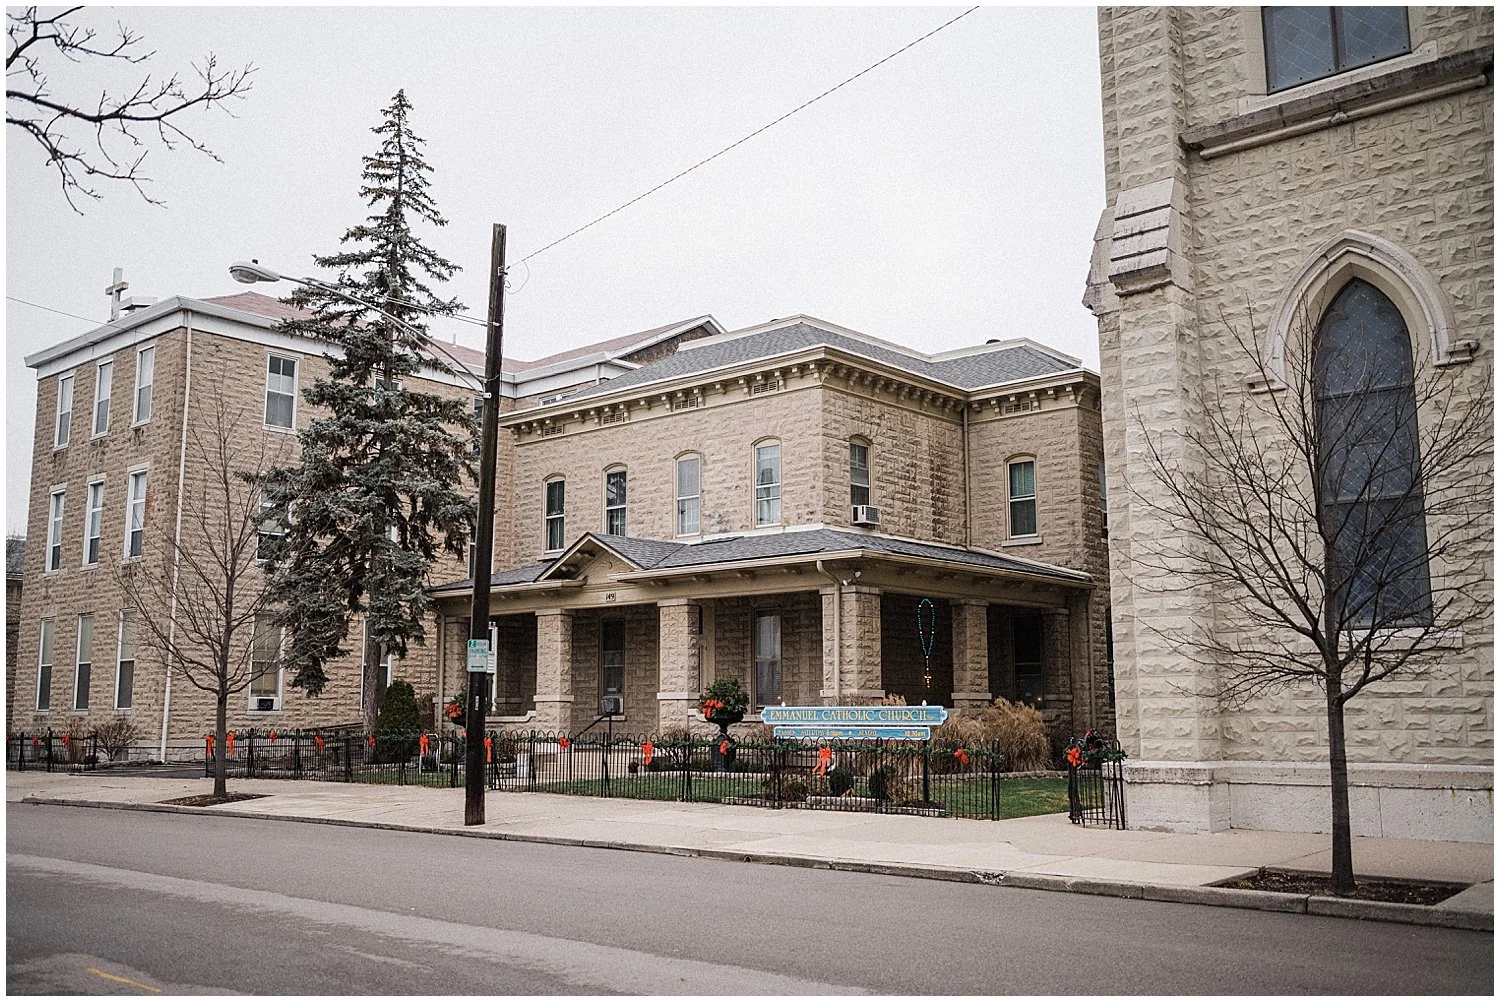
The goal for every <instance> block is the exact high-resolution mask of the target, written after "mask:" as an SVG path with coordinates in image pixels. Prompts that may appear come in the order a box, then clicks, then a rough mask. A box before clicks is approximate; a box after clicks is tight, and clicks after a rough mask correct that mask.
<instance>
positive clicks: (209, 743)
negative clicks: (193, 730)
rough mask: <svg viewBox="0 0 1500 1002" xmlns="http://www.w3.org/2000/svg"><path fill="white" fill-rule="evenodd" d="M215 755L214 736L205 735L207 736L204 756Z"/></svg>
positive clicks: (204, 741)
mask: <svg viewBox="0 0 1500 1002" xmlns="http://www.w3.org/2000/svg"><path fill="white" fill-rule="evenodd" d="M213 753H214V736H213V735H212V734H205V735H203V754H204V755H212V754H213Z"/></svg>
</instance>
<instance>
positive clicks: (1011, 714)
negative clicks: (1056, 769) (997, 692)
mask: <svg viewBox="0 0 1500 1002" xmlns="http://www.w3.org/2000/svg"><path fill="white" fill-rule="evenodd" d="M979 723H980V726H981V727H983V728H984V730H985V733H986V734H988V735H990V736H991V737H993V738H994V739H995V740H996V741H998V742H999V744H1000V752H1001V754H1003V755H1004V756H1005V764H1004V766H1003V768H1004V769H1005V770H1006V771H1008V772H1031V771H1032V770H1035V769H1047V768H1050V767H1051V765H1052V745H1051V743H1050V742H1049V741H1048V740H1047V725H1046V723H1045V722H1044V721H1043V720H1042V714H1041V711H1040V710H1038V709H1037V708H1036V707H1034V706H1027V705H1026V704H1024V703H1010V702H1007V701H1005V700H1003V699H997V700H995V704H994V705H993V706H990V707H986V708H985V709H984V710H982V711H981V712H980V714H979Z"/></svg>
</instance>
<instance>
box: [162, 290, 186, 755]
mask: <svg viewBox="0 0 1500 1002" xmlns="http://www.w3.org/2000/svg"><path fill="white" fill-rule="evenodd" d="M183 313H184V314H185V315H186V318H187V319H186V322H185V323H184V325H183V326H184V328H185V329H186V331H187V365H186V373H185V374H184V376H183V381H182V438H181V441H180V442H179V443H178V447H177V518H176V523H177V524H176V526H175V528H174V529H173V530H172V601H171V605H170V608H169V610H168V612H167V647H168V649H169V651H170V649H171V648H172V647H173V645H174V643H175V641H176V636H177V580H178V576H179V574H180V572H181V569H182V494H183V490H184V488H185V487H186V486H187V431H188V403H189V401H190V400H192V396H193V311H192V310H184V311H183ZM165 667H166V672H167V684H166V688H165V689H164V690H163V694H162V701H161V760H162V761H163V762H165V761H166V760H167V725H168V722H169V721H170V720H171V716H172V658H171V654H170V653H168V655H167V663H166V666H165Z"/></svg>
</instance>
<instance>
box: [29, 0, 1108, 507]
mask: <svg viewBox="0 0 1500 1002" xmlns="http://www.w3.org/2000/svg"><path fill="white" fill-rule="evenodd" d="M962 10H963V8H962V7H893V8H842V9H833V8H648V9H628V8H627V9H622V8H529V9H474V8H464V9H436V8H336V9H327V8H325V9H317V10H299V9H296V8H265V9H257V10H249V9H240V8H217V9H173V8H138V9H127V8H100V9H96V10H92V11H86V12H84V14H83V15H81V18H86V19H88V20H89V22H90V23H95V24H99V25H100V26H103V27H107V26H109V25H111V24H112V23H113V22H114V21H115V20H116V19H118V20H120V21H122V22H124V23H125V24H127V25H128V26H130V27H131V28H132V29H134V30H135V31H137V32H139V33H141V34H143V35H144V36H145V39H146V43H147V44H148V45H149V47H151V48H154V49H156V50H157V52H158V55H157V57H156V59H155V60H154V61H153V62H152V63H150V64H148V66H149V67H150V68H152V69H153V70H155V71H156V72H170V71H171V70H173V69H179V68H180V69H183V70H186V69H187V67H188V64H189V63H190V62H193V61H196V60H198V59H200V58H201V57H202V56H203V54H204V53H206V52H208V51H213V52H215V53H217V54H218V56H219V58H220V61H221V63H223V64H227V65H239V64H243V63H246V62H253V63H254V64H255V65H256V67H257V71H256V74H255V77H254V80H255V86H254V89H253V90H252V91H251V92H250V94H249V96H248V97H247V98H246V99H245V100H244V101H240V102H236V103H235V104H234V113H235V116H236V117H234V118H231V117H229V116H227V115H223V114H219V113H210V114H207V115H200V116H199V118H198V119H197V120H195V121H193V122H192V125H193V126H194V127H195V128H194V130H192V131H194V134H195V135H196V136H197V137H198V138H200V139H202V140H204V141H206V142H207V143H208V145H209V146H210V147H211V148H212V149H213V150H214V151H215V152H216V153H218V154H219V156H220V157H221V158H222V159H223V161H224V162H223V163H222V164H219V163H215V162H214V161H212V160H210V159H209V158H207V157H204V156H201V155H199V154H196V153H193V152H191V151H187V150H179V151H178V152H175V153H166V152H164V151H157V152H153V153H151V155H150V156H149V157H148V158H147V164H148V166H149V168H150V170H149V171H148V173H149V174H150V175H151V176H152V177H154V178H155V179H156V183H155V185H154V186H153V187H152V189H151V190H152V193H153V194H154V195H155V196H157V197H160V198H163V199H165V200H166V202H167V205H166V207H165V208H160V207H155V206H151V205H147V204H145V203H144V202H143V201H142V200H141V199H140V198H139V197H137V196H136V195H135V194H134V193H133V192H132V191H130V190H129V189H127V188H124V187H120V186H114V187H110V186H103V187H102V193H103V195H104V198H103V200H102V201H100V202H92V203H89V204H86V205H83V206H82V208H83V209H84V212H85V215H83V216H79V215H76V214H75V213H73V212H72V211H71V210H70V209H69V208H68V206H67V203H66V202H64V201H63V199H62V196H61V194H60V193H59V191H58V186H57V182H56V181H55V180H54V176H53V175H52V174H51V173H49V172H48V169H47V168H45V167H44V166H43V163H42V157H41V154H40V150H39V148H37V147H36V146H35V145H34V143H32V142H31V141H29V140H25V139H24V138H23V137H19V136H18V135H16V134H15V130H14V129H10V130H8V134H7V136H6V140H7V142H6V210H7V211H6V294H7V295H9V296H14V297H19V298H21V299H25V300H30V301H31V302H35V303H40V304H43V305H45V306H49V307H52V308H54V309H57V310H62V311H64V312H67V313H72V314H77V315H79V316H82V317H89V318H94V320H95V321H96V323H103V322H105V321H106V320H108V319H109V305H108V300H107V298H106V297H105V296H104V294H103V289H104V287H105V286H106V285H107V284H108V283H109V279H110V273H111V270H112V269H113V268H115V267H123V268H124V269H125V277H126V279H127V280H128V281H129V282H130V285H131V288H130V292H129V293H128V294H129V295H142V296H155V297H158V298H166V297H168V296H172V295H177V294H181V295H188V296H194V297H205V296H214V295H224V294H228V293H233V292H237V291H242V290H243V289H244V288H245V287H244V286H240V285H237V284H236V283H235V282H234V281H233V280H232V279H230V278H229V276H228V273H227V266H228V264H229V263H230V262H231V261H234V260H238V259H241V258H250V257H255V258H259V259H260V261H261V262H262V263H264V264H266V265H269V266H271V267H273V268H277V269H280V270H283V271H285V272H288V273H293V274H302V273H306V272H307V271H309V270H311V268H312V264H311V259H312V255H313V254H318V253H330V252H332V251H334V250H336V249H337V243H338V238H339V236H340V235H341V234H342V233H343V232H344V230H345V229H346V228H347V227H349V226H350V225H352V224H354V223H356V222H358V221H359V220H361V219H362V218H363V217H364V215H365V211H366V210H365V207H364V206H363V204H362V203H361V202H360V201H359V199H358V198H357V195H356V192H357V189H358V186H359V170H360V164H359V158H360V156H361V155H363V154H366V153H369V152H372V151H373V150H374V148H375V145H376V137H375V136H373V135H372V134H371V133H370V132H369V129H370V128H371V127H372V126H374V125H376V124H378V122H379V121H380V114H379V110H380V108H382V107H384V106H385V104H386V103H387V102H388V100H389V98H390V97H391V95H392V94H394V93H395V92H396V90H397V89H398V88H402V87H404V88H406V92H407V97H408V98H409V99H410V100H411V101H412V103H413V105H414V112H413V125H414V128H415V130H416V132H417V134H418V135H420V136H422V137H423V138H425V139H426V140H427V147H426V155H427V160H428V162H429V163H430V164H432V165H433V168H434V175H433V194H434V197H435V198H436V200H437V203H438V206H439V208H440V209H441V211H442V212H443V213H444V214H445V215H446V216H447V217H448V220H449V226H448V227H447V229H446V230H444V231H439V232H437V233H429V234H428V238H429V240H428V242H429V244H430V245H432V246H433V247H434V248H435V249H437V250H438V251H439V252H440V253H442V254H444V255H445V256H446V257H448V258H449V259H451V260H453V261H456V262H458V263H459V264H461V265H462V266H463V267H464V271H463V272H462V273H461V274H460V275H459V276H458V278H457V279H455V280H454V282H452V283H451V284H450V285H449V287H448V288H449V290H450V291H451V292H453V293H454V294H456V295H458V296H459V297H460V298H461V299H462V300H463V301H464V303H466V304H467V305H468V307H469V310H470V312H471V313H473V314H474V315H476V316H479V317H482V316H483V315H484V309H485V301H486V291H485V278H484V272H485V270H486V265H487V264H488V258H489V231H490V224H491V223H492V222H503V223H506V224H507V225H508V227H509V251H510V258H511V260H512V261H515V260H517V259H519V258H520V257H522V256H525V255H526V254H529V253H530V252H531V251H533V250H535V249H537V248H539V247H541V246H543V245H544V244H546V243H550V242H551V241H552V240H554V239H556V238H557V237H559V236H562V235H563V234H564V233H566V232H568V231H569V230H572V229H574V228H575V227H577V226H580V225H582V224H583V223H585V222H588V221H589V220H590V219H593V218H594V217H595V216H598V215H600V214H602V213H604V212H606V211H608V210H610V209H612V208H614V207H616V206H618V205H619V204H621V203H623V202H625V201H627V200H629V199H631V198H633V197H635V196H636V195H638V194H640V193H641V192H643V191H645V190H647V189H649V188H651V187H653V186H654V185H656V184H658V183H660V182H661V181H663V180H665V179H666V178H668V177H670V176H671V175H673V174H675V173H677V172H678V171H680V170H682V169H683V168H685V167H687V166H689V165H691V164H693V163H694V162H696V161H698V160H700V159H702V158H703V157H705V156H707V155H709V154H711V153H713V152H715V151H717V150H719V149H720V148H722V147H724V146H726V145H728V144H729V143H731V142H733V141H735V140H737V139H739V138H741V137H742V136H744V135H745V134H747V133H749V132H752V131H753V130H755V129H757V128H759V127H760V126H762V125H764V124H766V123H767V122H769V121H770V120H772V119H773V118H776V117H777V116H779V115H781V114H784V113H785V112H787V111H789V110H791V109H792V108H794V107H796V106H797V105H799V104H801V103H802V102H803V101H806V100H807V99H809V98H811V97H813V96H814V95H816V94H818V93H820V92H822V91H824V90H826V89H827V88H828V87H831V86H833V85H834V84H835V83H838V82H839V81H840V80H843V79H844V78H845V77H848V76H849V75H851V74H853V73H855V72H857V71H859V70H861V69H863V68H865V67H866V66H868V65H869V64H870V63H873V62H875V61H876V60H877V59H879V58H881V57H883V56H885V55H887V54H889V53H890V52H892V51H894V50H895V49H898V48H900V47H901V46H903V45H905V44H906V43H908V42H910V41H912V40H913V39H915V38H917V37H919V36H921V35H923V34H925V33H926V32H928V31H930V30H931V29H933V28H935V27H937V26H938V25H939V24H942V23H943V22H944V21H946V20H948V19H949V18H951V17H953V16H954V15H955V14H957V13H959V12H961V11H962ZM111 79H118V77H117V76H106V75H103V74H101V72H100V71H99V69H98V68H97V67H94V66H90V65H87V64H81V65H77V66H73V65H66V64H64V65H62V66H59V67H57V68H56V69H55V72H54V75H53V89H54V91H55V92H56V93H58V94H60V95H63V96H67V95H70V94H81V95H90V96H92V95H96V94H97V92H98V91H99V90H100V88H101V87H103V86H104V85H105V84H106V83H107V82H108V81H109V80H111ZM1103 173H1104V171H1103V151H1102V138H1101V126H1100V115H1099V70H1098V42H1097V36H1096V34H1095V15H1094V9H1093V8H1091V7H1089V8H1047V9H1033V8H1000V7H997V8H984V9H981V10H978V11H975V12H974V13H973V14H970V15H969V16H968V17H966V18H964V19H963V20H961V21H959V22H958V23H956V24H954V25H953V26H951V27H949V28H948V29H946V30H944V31H942V32H940V33H939V34H937V35H935V36H934V37H932V38H930V39H928V40H927V41H925V42H923V43H922V44H920V45H918V46H916V47H915V48H913V49H911V50H909V51H907V52H905V53H903V54H902V55H900V56H898V57H896V58H895V59H893V60H891V61H890V62H888V63H886V64H885V65H883V66H881V67H880V68H878V69H876V70H874V71H873V72H871V73H869V74H868V75H866V76H864V77H861V78H860V79H859V80H857V81H855V82H854V83H852V84H850V85H849V86H847V87H845V88H843V89H841V90H839V91H837V92H836V93H834V94H832V95H830V96H828V97H826V98H824V99H823V100H821V101H819V102H818V103H816V104H814V105H813V106H811V107H809V108H807V109H805V110H804V111H802V112H800V113H798V114H797V115H796V116H794V117H792V118H790V119H788V120H787V121H785V122H783V123H781V124H780V125H778V126H776V127H775V128H774V129H771V130H770V131H768V132H766V133H763V134H762V135H760V136H757V137H756V138H755V139H753V140H751V141H750V142H748V143H746V144H745V145H743V146H740V147H739V148H737V149H735V150H734V151H732V152H730V153H728V154H726V155H725V156H723V157H721V158H719V159H718V160H715V161H714V162H713V163H711V164H709V165H708V166H706V167H703V168H700V169H699V170H697V171H695V172H694V173H692V174H690V175H688V176H687V177H686V178H684V179H682V180H680V181H677V182H675V183H674V184H672V185H670V186H669V187H667V188H665V189H663V190H662V191H660V192H658V193H657V194H655V195H653V196H651V197H650V198H648V199H646V200H645V201H642V202H640V203H637V204H636V205H635V206H632V207H631V208H630V209H627V210H626V211H624V212H622V213H620V214H618V215H616V216H614V217H612V218H611V219H609V220H607V221H606V222H604V223H602V224H600V225H599V226H597V227H595V228H593V229H591V230H588V231H586V232H584V233H582V234H580V235H578V236H576V237H573V238H572V239H571V240H569V241H567V242H566V243H564V244H562V245H560V246H558V247H556V248H554V249H552V250H550V251H547V252H546V253H545V254H542V255H539V256H538V257H536V258H535V259H534V260H532V261H531V262H529V275H528V273H527V269H525V268H520V269H517V270H516V272H515V280H516V284H517V285H520V286H521V287H520V288H519V290H518V291H517V292H516V293H514V294H513V295H511V296H510V297H509V298H508V299H507V305H506V352H505V353H506V355H507V356H514V357H519V358H536V357H539V356H542V355H545V354H549V353H551V352H554V351H559V350H562V349H565V348H569V347H574V346H576V345H580V344H584V343H587V342H590V341H595V340H600V339H603V338H608V337H615V336H618V335H621V334H627V333H630V332H632V331H636V330H643V329H646V328H649V327H655V326H659V325H661V324H665V323H668V322H671V321H675V320H679V319H684V318H687V317H692V316H697V315H699V314H704V313H711V314H713V315H714V316H715V317H717V318H718V320H719V322H720V323H722V324H724V325H725V327H727V328H730V329H734V328H738V327H744V326H748V325H751V324H756V323H760V322H763V321H766V320H770V319H772V318H775V317H783V316H788V315H791V314H795V313H808V314H812V315H814V316H817V317H821V318H823V319H825V320H828V321H831V322H834V323H837V324H842V325H844V326H846V327H852V328H854V329H855V330H859V331H863V332H865V333H867V334H871V335H874V336H876V337H881V338H886V339H888V340H893V341H897V342H901V343H904V344H908V345H911V346H913V347H916V348H919V349H921V350H924V351H939V350H944V349H948V348H955V347H959V346H962V345H967V344H975V343H979V342H982V341H984V340H986V339H988V338H992V337H1017V336H1027V337H1032V338H1036V339H1038V340H1040V341H1043V342H1045V343H1048V344H1051V345H1054V346H1056V347H1058V348H1061V349H1062V350H1064V351H1067V352H1069V353H1071V354H1074V355H1078V356H1081V357H1082V358H1083V359H1084V361H1085V362H1086V363H1087V364H1088V365H1090V366H1093V367H1097V365H1098V346H1097V341H1096V329H1095V326H1094V322H1093V318H1092V317H1091V316H1090V315H1089V313H1088V312H1087V311H1086V310H1085V309H1084V308H1083V307H1082V306H1081V305H1080V299H1081V297H1082V295H1083V284H1084V278H1085V275H1086V272H1087V267H1088V258H1089V252H1090V242H1091V240H1092V236H1093V230H1094V225H1095V223H1096V221H1097V219H1098V214H1099V210H1100V208H1101V207H1102V205H1103V198H1104V195H1103ZM259 289H260V290H261V291H263V292H267V293H269V294H277V287H275V286H260V287H259ZM90 326H91V325H90V324H88V323H85V322H83V321H81V320H76V319H71V318H68V317H63V316H58V315H56V314H52V313H46V312H43V311H40V310H36V309H33V308H31V307H29V306H23V305H20V304H18V303H15V302H13V301H7V302H6V303H5V329H6V366H7V369H6V390H7V401H6V476H7V479H6V506H7V512H6V525H7V527H8V529H9V530H11V531H24V528H25V525H26V498H27V481H28V479H29V476H30V459H31V447H32V428H33V423H34V420H35V409H36V399H35V398H36V393H35V380H34V376H33V373H32V371H31V370H29V369H27V368H26V367H25V365H24V363H23V362H22V357H23V356H24V355H26V354H27V353H29V352H33V351H35V350H37V349H38V348H41V347H44V346H46V345H49V344H54V343H56V342H58V341H61V340H64V339H66V338H68V337H72V336H74V335H77V334H79V333H82V332H83V331H85V330H88V329H90ZM434 330H435V332H436V333H437V334H438V335H439V336H443V337H451V336H454V335H456V336H457V337H458V338H459V340H460V341H462V342H464V343H467V344H472V345H474V346H476V347H479V346H482V335H483V331H482V329H481V328H479V327H471V326H468V325H464V324H449V325H448V326H436V327H434Z"/></svg>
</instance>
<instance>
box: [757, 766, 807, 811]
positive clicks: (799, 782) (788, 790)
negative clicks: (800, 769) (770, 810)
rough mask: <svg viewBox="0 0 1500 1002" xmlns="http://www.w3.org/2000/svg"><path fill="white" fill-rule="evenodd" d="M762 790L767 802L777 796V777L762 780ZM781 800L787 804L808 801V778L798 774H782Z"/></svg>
mask: <svg viewBox="0 0 1500 1002" xmlns="http://www.w3.org/2000/svg"><path fill="white" fill-rule="evenodd" d="M760 788H761V790H762V791H763V792H764V794H765V797H766V799H767V800H771V799H772V798H775V797H776V796H777V793H778V791H777V787H776V777H775V776H774V775H772V776H767V777H766V778H765V779H763V780H761V783H760ZM779 792H780V800H781V802H782V803H785V804H795V803H797V802H798V801H801V800H806V799H807V777H806V776H803V775H800V774H798V773H788V772H784V773H782V774H781V789H780V791H779Z"/></svg>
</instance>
